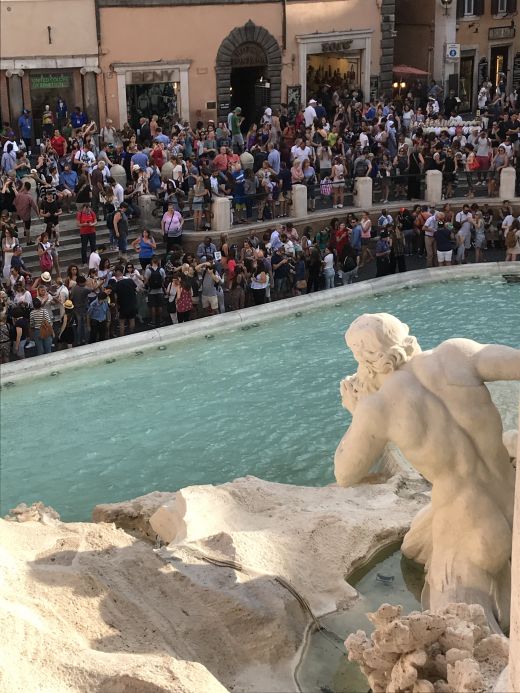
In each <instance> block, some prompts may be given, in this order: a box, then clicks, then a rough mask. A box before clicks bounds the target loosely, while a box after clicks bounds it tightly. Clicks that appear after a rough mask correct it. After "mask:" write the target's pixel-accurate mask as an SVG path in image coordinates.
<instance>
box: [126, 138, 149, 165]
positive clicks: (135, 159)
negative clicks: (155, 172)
mask: <svg viewBox="0 0 520 693" xmlns="http://www.w3.org/2000/svg"><path fill="white" fill-rule="evenodd" d="M130 161H131V164H132V166H139V168H140V169H141V171H146V169H147V167H148V156H147V155H146V154H145V153H144V152H143V148H142V146H141V145H140V144H138V145H137V152H136V153H135V154H134V155H133V156H132V158H131V160H130Z"/></svg>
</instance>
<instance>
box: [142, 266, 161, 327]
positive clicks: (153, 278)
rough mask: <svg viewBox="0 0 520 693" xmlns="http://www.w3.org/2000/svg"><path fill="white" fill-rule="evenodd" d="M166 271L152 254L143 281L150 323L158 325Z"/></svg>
mask: <svg viewBox="0 0 520 693" xmlns="http://www.w3.org/2000/svg"><path fill="white" fill-rule="evenodd" d="M165 279H166V272H165V271H164V269H163V268H162V267H161V265H160V263H159V258H158V257H157V256H156V255H154V256H153V257H152V261H151V262H150V264H149V265H148V267H147V268H146V271H145V273H144V281H145V284H146V286H147V288H148V308H149V310H150V317H151V321H150V323H149V324H150V325H154V326H155V327H159V326H160V324H161V309H162V304H163V295H164V290H163V287H164V281H165Z"/></svg>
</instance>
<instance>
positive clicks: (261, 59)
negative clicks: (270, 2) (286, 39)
mask: <svg viewBox="0 0 520 693" xmlns="http://www.w3.org/2000/svg"><path fill="white" fill-rule="evenodd" d="M216 75H217V104H218V118H219V120H222V119H225V118H226V117H227V114H228V113H229V111H230V110H232V109H233V108H236V107H237V106H240V107H241V108H242V115H243V116H244V125H245V126H249V124H250V123H251V122H253V121H256V120H258V119H259V118H260V116H261V114H262V112H263V109H264V108H265V107H266V106H279V105H280V102H281V80H282V52H281V50H280V46H279V45H278V42H277V41H276V39H275V38H274V36H272V35H271V34H270V33H269V32H268V31H267V30H266V29H264V28H263V27H259V26H256V24H254V23H253V22H252V21H251V20H249V21H248V22H247V23H246V24H245V25H244V26H242V27H236V28H235V29H233V31H232V32H231V33H230V34H229V35H228V36H227V37H226V38H225V39H224V41H222V44H221V45H220V48H219V51H218V53H217V60H216Z"/></svg>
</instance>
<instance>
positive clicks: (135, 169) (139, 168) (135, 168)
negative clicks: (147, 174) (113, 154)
mask: <svg viewBox="0 0 520 693" xmlns="http://www.w3.org/2000/svg"><path fill="white" fill-rule="evenodd" d="M140 170H141V167H140V166H139V164H134V165H133V166H132V171H140Z"/></svg>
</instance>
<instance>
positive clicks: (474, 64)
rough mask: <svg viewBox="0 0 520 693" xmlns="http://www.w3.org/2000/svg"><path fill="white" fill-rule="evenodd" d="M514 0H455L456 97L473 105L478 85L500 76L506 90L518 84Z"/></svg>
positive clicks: (518, 40)
mask: <svg viewBox="0 0 520 693" xmlns="http://www.w3.org/2000/svg"><path fill="white" fill-rule="evenodd" d="M519 21H520V18H519V14H518V0H458V3H457V42H458V43H459V44H460V48H461V58H460V93H459V96H460V98H461V99H462V100H463V101H464V102H466V103H468V104H470V105H471V106H472V107H473V108H475V107H476V103H477V95H478V91H479V87H480V85H481V84H482V82H484V81H489V82H491V84H492V85H493V87H494V88H496V87H497V86H498V83H499V81H500V80H501V78H502V77H503V79H504V81H505V84H506V93H507V94H510V93H511V91H512V90H513V88H516V87H520V34H519V29H520V26H519Z"/></svg>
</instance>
